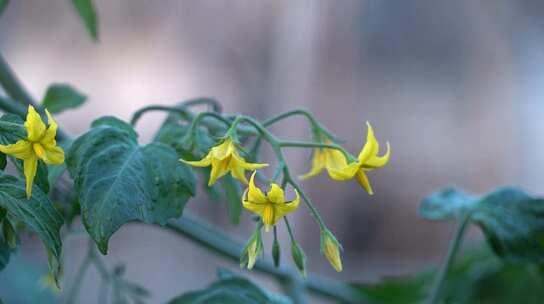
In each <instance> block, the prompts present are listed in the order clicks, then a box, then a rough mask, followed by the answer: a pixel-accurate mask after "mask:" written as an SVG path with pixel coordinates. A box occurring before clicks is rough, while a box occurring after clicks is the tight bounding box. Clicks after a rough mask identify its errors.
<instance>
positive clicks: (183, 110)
mask: <svg viewBox="0 0 544 304" xmlns="http://www.w3.org/2000/svg"><path fill="white" fill-rule="evenodd" d="M203 104H205V105H209V106H211V108H212V110H213V112H215V113H221V111H222V109H221V105H220V104H219V103H218V102H217V100H215V99H212V98H196V99H192V100H188V101H185V102H182V103H181V104H179V105H178V106H175V107H171V106H161V105H151V106H147V107H144V108H141V109H140V110H138V111H136V112H135V113H134V114H133V115H132V119H131V120H130V124H132V125H133V126H134V125H136V123H137V122H138V120H140V118H141V117H142V116H143V115H144V114H145V113H147V112H152V111H163V112H170V113H175V114H180V115H181V116H185V117H187V118H190V113H189V112H188V111H187V108H189V107H192V106H198V105H203Z"/></svg>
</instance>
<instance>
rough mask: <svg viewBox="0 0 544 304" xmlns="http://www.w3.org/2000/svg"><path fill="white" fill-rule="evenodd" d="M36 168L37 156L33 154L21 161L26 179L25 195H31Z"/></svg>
mask: <svg viewBox="0 0 544 304" xmlns="http://www.w3.org/2000/svg"><path fill="white" fill-rule="evenodd" d="M37 169H38V158H37V157H36V156H35V155H32V156H31V157H29V158H27V159H25V160H24V161H23V171H24V174H25V179H26V197H27V198H30V197H31V196H32V184H33V182H34V177H35V176H36V170H37Z"/></svg>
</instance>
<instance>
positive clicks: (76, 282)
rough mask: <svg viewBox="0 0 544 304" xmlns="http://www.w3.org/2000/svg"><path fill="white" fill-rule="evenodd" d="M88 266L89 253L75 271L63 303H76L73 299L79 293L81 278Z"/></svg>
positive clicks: (89, 261) (89, 264) (89, 263)
mask: <svg viewBox="0 0 544 304" xmlns="http://www.w3.org/2000/svg"><path fill="white" fill-rule="evenodd" d="M90 246H94V244H90ZM89 266H91V260H90V259H89V255H88V254H87V255H86V256H85V257H84V259H83V262H82V263H81V265H80V266H79V268H78V270H77V272H76V276H75V279H74V282H73V285H72V286H71V288H70V290H69V291H68V295H67V296H66V301H65V303H76V301H75V300H76V298H77V295H78V294H79V290H80V289H81V284H82V283H83V278H85V274H86V273H87V270H88V269H89Z"/></svg>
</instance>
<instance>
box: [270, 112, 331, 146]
mask: <svg viewBox="0 0 544 304" xmlns="http://www.w3.org/2000/svg"><path fill="white" fill-rule="evenodd" d="M295 115H301V116H304V117H306V119H308V122H309V123H310V125H311V127H312V130H314V131H317V132H318V133H323V134H325V135H326V136H327V137H329V138H331V139H333V140H335V141H338V140H337V139H336V136H334V135H333V134H332V133H331V132H330V131H329V130H327V128H325V127H324V126H323V125H321V124H320V123H319V122H318V121H317V119H316V118H315V116H314V115H313V114H312V113H310V112H309V111H307V110H303V109H296V110H292V111H288V112H285V113H282V114H280V115H278V116H274V117H272V118H270V119H267V120H265V121H264V122H263V126H264V127H269V126H271V125H273V124H275V123H276V122H278V121H280V120H283V119H285V118H288V117H291V116H295Z"/></svg>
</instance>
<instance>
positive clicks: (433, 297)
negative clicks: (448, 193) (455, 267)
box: [425, 214, 470, 304]
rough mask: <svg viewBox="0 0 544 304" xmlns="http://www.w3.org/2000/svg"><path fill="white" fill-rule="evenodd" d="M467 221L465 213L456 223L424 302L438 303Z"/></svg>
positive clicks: (468, 217)
mask: <svg viewBox="0 0 544 304" xmlns="http://www.w3.org/2000/svg"><path fill="white" fill-rule="evenodd" d="M469 221H470V214H466V215H465V216H464V217H463V218H462V219H461V221H460V222H459V224H458V225H457V229H456V230H455V234H454V236H453V239H452V241H451V242H450V246H449V249H448V253H447V255H446V257H445V259H444V261H443V262H442V264H441V265H440V269H439V270H438V273H437V275H436V276H435V279H434V281H433V285H432V288H431V293H430V295H429V297H428V298H427V301H426V302H425V303H426V304H436V303H438V300H439V298H440V292H441V291H442V287H443V286H444V282H445V281H446V276H447V274H448V270H449V269H450V267H451V265H452V263H453V259H454V258H455V254H456V253H457V251H458V250H459V246H460V244H461V242H462V240H463V237H464V235H465V232H466V229H467V227H468V223H469Z"/></svg>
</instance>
